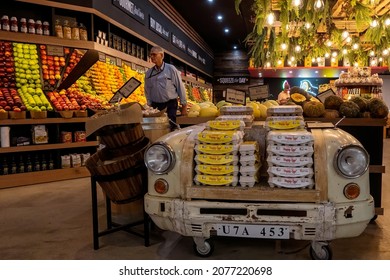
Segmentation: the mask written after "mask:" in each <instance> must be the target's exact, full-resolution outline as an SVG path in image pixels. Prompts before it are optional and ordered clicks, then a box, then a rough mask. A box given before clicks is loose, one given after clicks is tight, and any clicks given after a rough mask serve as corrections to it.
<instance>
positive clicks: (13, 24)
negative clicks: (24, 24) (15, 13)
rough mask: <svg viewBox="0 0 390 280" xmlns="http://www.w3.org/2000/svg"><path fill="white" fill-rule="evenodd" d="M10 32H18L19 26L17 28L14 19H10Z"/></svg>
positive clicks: (16, 20) (16, 21) (15, 19)
mask: <svg viewBox="0 0 390 280" xmlns="http://www.w3.org/2000/svg"><path fill="white" fill-rule="evenodd" d="M10 22H11V31H12V32H18V31H19V26H18V19H17V18H16V17H11V21H10Z"/></svg>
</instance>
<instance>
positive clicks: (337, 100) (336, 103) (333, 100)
mask: <svg viewBox="0 0 390 280" xmlns="http://www.w3.org/2000/svg"><path fill="white" fill-rule="evenodd" d="M342 103H343V99H342V98H341V97H340V96H337V95H330V96H328V97H327V98H325V100H324V106H325V109H333V110H339V109H340V105H341V104H342Z"/></svg>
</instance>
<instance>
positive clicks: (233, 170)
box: [195, 164, 239, 176]
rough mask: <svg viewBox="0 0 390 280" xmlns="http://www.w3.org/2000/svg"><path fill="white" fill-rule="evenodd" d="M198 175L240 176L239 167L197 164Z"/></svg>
mask: <svg viewBox="0 0 390 280" xmlns="http://www.w3.org/2000/svg"><path fill="white" fill-rule="evenodd" d="M195 171H196V174H204V175H225V176H227V175H233V176H238V171H239V167H238V165H214V164H197V165H196V166H195Z"/></svg>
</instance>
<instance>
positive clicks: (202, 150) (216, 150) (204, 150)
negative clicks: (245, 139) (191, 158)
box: [195, 144, 239, 155]
mask: <svg viewBox="0 0 390 280" xmlns="http://www.w3.org/2000/svg"><path fill="white" fill-rule="evenodd" d="M238 147H239V146H238V144H236V145H231V144H197V145H195V152H196V154H211V155H237V154H238Z"/></svg>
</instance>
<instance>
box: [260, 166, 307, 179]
mask: <svg viewBox="0 0 390 280" xmlns="http://www.w3.org/2000/svg"><path fill="white" fill-rule="evenodd" d="M267 171H268V175H269V176H270V177H274V176H277V177H290V178H298V177H305V178H312V177H313V175H314V171H313V168H311V167H287V166H271V167H268V170H267Z"/></svg>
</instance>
